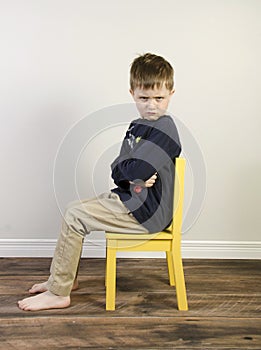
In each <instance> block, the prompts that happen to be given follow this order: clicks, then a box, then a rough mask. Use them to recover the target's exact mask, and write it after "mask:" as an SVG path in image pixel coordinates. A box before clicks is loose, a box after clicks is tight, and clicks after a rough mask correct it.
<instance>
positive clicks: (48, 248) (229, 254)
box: [0, 239, 261, 259]
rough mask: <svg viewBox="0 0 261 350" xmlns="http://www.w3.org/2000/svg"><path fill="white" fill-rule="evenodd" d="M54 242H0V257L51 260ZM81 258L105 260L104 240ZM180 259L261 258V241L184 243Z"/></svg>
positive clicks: (160, 255)
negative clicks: (47, 258)
mask: <svg viewBox="0 0 261 350" xmlns="http://www.w3.org/2000/svg"><path fill="white" fill-rule="evenodd" d="M55 245H56V240H54V239H0V257H3V258H5V257H52V256H53V253H54V249H55ZM82 256H83V257H90V258H102V257H105V240H94V239H93V240H86V241H85V242H84V245H83V255H82ZM182 256H183V258H185V259H186V258H195V259H261V241H183V242H182ZM118 257H137V258H146V257H155V258H163V257H165V255H164V253H145V252H144V253H142V252H141V253H140V252H135V253H124V252H122V253H120V254H118Z"/></svg>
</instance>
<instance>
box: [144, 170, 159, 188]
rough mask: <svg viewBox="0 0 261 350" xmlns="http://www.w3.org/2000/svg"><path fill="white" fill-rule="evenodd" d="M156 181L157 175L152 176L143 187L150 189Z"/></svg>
mask: <svg viewBox="0 0 261 350" xmlns="http://www.w3.org/2000/svg"><path fill="white" fill-rule="evenodd" d="M156 180H157V173H155V174H154V175H152V177H150V178H149V179H148V180H147V181H145V187H152V186H153V185H154V184H155V182H156Z"/></svg>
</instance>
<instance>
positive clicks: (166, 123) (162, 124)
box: [130, 115, 177, 136]
mask: <svg viewBox="0 0 261 350" xmlns="http://www.w3.org/2000/svg"><path fill="white" fill-rule="evenodd" d="M130 127H137V128H139V127H140V128H146V129H151V130H152V129H153V130H154V131H157V130H158V131H160V132H163V133H165V134H167V135H169V136H172V135H173V134H177V127H176V125H175V122H174V119H173V118H172V117H171V116H170V115H163V116H162V117H160V118H158V119H157V120H147V119H143V118H138V119H135V120H133V121H132V122H131V124H130Z"/></svg>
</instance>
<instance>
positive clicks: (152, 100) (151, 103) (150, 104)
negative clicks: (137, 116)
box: [148, 98, 155, 107]
mask: <svg viewBox="0 0 261 350" xmlns="http://www.w3.org/2000/svg"><path fill="white" fill-rule="evenodd" d="M148 107H155V101H154V99H153V98H149V99H148Z"/></svg>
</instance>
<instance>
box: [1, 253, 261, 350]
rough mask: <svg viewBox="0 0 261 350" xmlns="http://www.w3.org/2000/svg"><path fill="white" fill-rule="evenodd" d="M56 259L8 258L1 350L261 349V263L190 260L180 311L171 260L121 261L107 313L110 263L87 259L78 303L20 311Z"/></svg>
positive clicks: (3, 269) (75, 300)
mask: <svg viewBox="0 0 261 350" xmlns="http://www.w3.org/2000/svg"><path fill="white" fill-rule="evenodd" d="M49 264H50V259H27V258H26V259H5V258H4V259H0V276H1V284H0V349H4V350H9V349H22V350H23V349H37V350H38V349H46V350H52V349H128V350H131V349H200V350H204V349H234V350H239V349H244V350H246V349H259V350H260V349H261V279H260V276H261V272H260V271H261V260H259V261H257V260H184V268H185V278H186V284H187V293H188V301H189V308H190V309H189V311H187V312H180V311H178V310H177V304H176V298H175V289H173V287H170V286H169V285H168V276H167V268H166V263H165V260H162V259H118V261H117V272H118V276H117V301H116V307H117V310H116V311H114V312H112V311H110V312H106V311H105V290H104V260H103V259H83V260H82V262H81V268H80V278H79V279H80V289H79V290H77V291H75V292H73V294H72V305H71V307H69V308H67V309H62V310H49V311H41V312H23V311H21V310H19V309H18V308H17V306H16V301H17V300H18V299H21V298H23V297H25V296H27V292H26V290H27V289H28V288H29V287H30V286H31V285H32V284H34V283H36V282H39V281H44V280H45V279H46V278H47V276H48V270H49Z"/></svg>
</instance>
